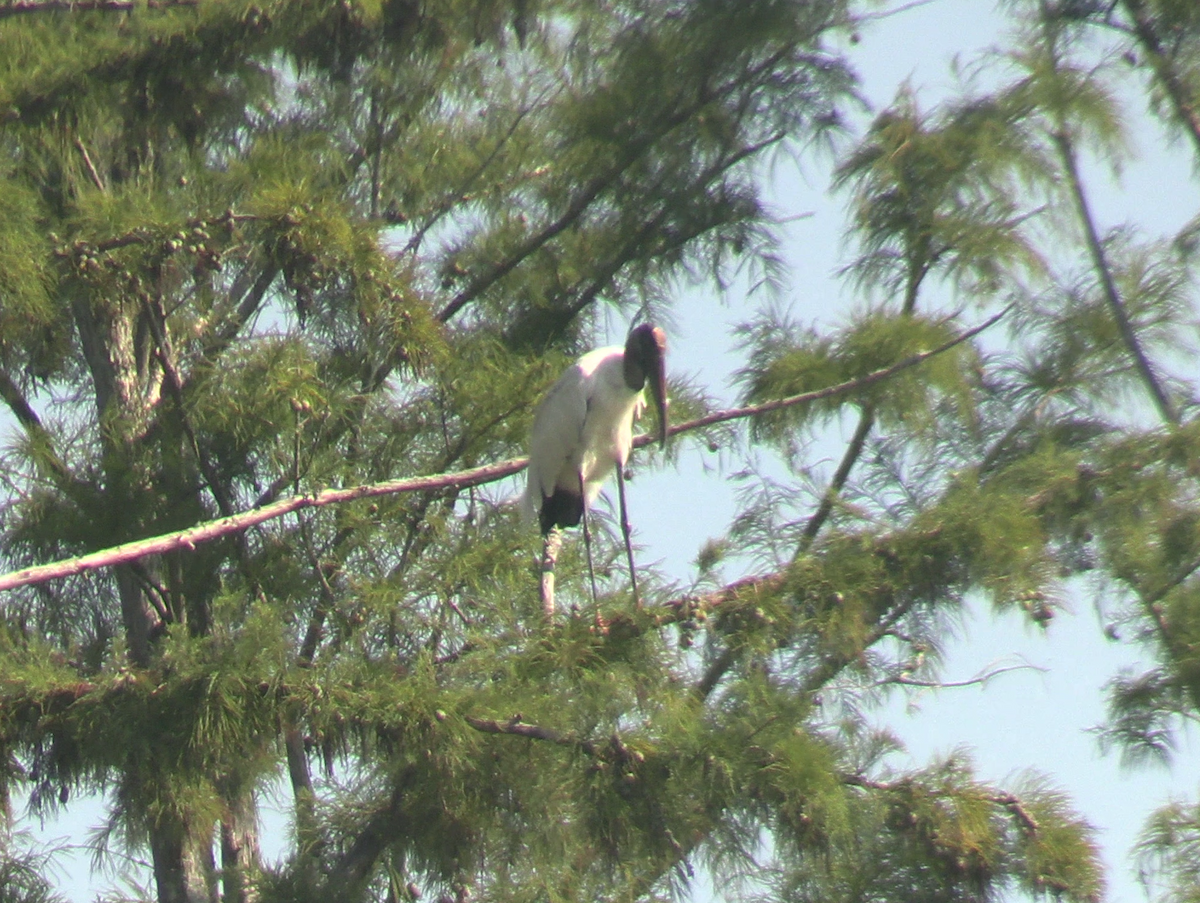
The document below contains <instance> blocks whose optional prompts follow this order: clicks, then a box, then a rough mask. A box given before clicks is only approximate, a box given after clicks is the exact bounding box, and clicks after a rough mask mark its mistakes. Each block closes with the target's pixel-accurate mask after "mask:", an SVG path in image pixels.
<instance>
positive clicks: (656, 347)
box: [524, 323, 667, 611]
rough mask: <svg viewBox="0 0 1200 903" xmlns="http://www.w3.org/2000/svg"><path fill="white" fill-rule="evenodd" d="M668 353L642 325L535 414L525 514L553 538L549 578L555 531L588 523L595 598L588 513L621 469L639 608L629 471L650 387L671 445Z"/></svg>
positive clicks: (584, 361)
mask: <svg viewBox="0 0 1200 903" xmlns="http://www.w3.org/2000/svg"><path fill="white" fill-rule="evenodd" d="M666 351H667V337H666V334H665V333H664V332H663V331H662V329H660V328H659V327H657V326H651V325H650V324H648V323H643V324H642V325H640V326H636V327H634V328H633V329H632V330H631V331H630V333H629V337H628V338H627V339H626V341H625V346H624V347H621V346H620V345H614V346H612V347H609V348H597V349H596V350H595V351H590V352H588V353H587V354H585V355H584V356H583V357H581V358H580V359H579V360H578V361H576V362H575V363H574V364H573V365H572V366H570V367H568V368H567V370H566V372H564V373H563V375H562V376H560V377H559V378H558V381H557V382H556V383H555V384H554V385H553V386H551V387H550V390H549V391H548V392H547V393H546V396H545V398H543V399H542V401H541V403H540V404H539V405H538V409H537V412H536V413H535V415H534V419H533V433H532V435H531V437H530V441H529V482H528V483H527V485H526V488H525V500H524V501H525V509H526V512H527V513H528V514H529V516H530V517H532V516H534V515H536V516H537V518H538V522H539V524H540V525H541V529H542V535H543V536H546V537H547V550H548V551H547V556H546V557H547V558H548V559H549V564H548V565H547V564H546V563H545V561H544V563H543V573H545V572H546V571H547V569H549V571H550V573H551V575H552V573H553V564H554V562H553V557H555V556H556V555H557V549H556V548H555V551H554V554H553V555H550V553H549V550H550V548H551V534H552V531H555V530H556V529H557V528H560V527H573V526H575V525H576V524H579V523H580V521H582V522H583V538H584V544H585V546H586V547H587V557H588V574H589V576H590V577H591V581H592V596H593V599H594V598H595V595H596V577H595V572H594V570H593V567H592V549H591V535H590V532H589V530H588V522H587V509H588V506H589V505H591V503H592V502H593V501H595V499H596V496H597V495H599V494H600V487H601V486H602V485H603V483H604V481H605V480H606V479H608V475H609V473H611V472H612V471H613V470H614V469H615V470H616V472H617V494H618V498H619V501H620V508H621V532H622V534H623V535H624V537H625V552H626V555H627V556H628V558H629V576H630V580H631V582H632V585H633V596H634V601H635V604H640V603H639V600H638V591H637V572H636V570H635V569H634V564H633V547H632V545H631V544H630V539H629V518H628V515H627V513H626V508H625V476H624V467H625V462H626V461H628V460H629V451H630V449H631V448H632V447H633V421H634V420H636V419H637V418H638V417H640V416H641V413H642V410H643V408H644V407H645V405H646V399H645V394H644V392H643V389H644V388H645V387H646V385H647V384H649V387H650V396H651V398H652V399H653V401H654V407H655V409H656V410H657V412H658V439H659V442H660V443H661V444H662V445H664V446H665V445H666V442H667V396H666V363H665V357H666ZM542 602H543V605H544V606H545V607H546V608H547V610H548V611H552V610H553V605H554V602H553V582H552V577H551V582H550V592H549V598H547V592H546V583H545V580H543V592H542Z"/></svg>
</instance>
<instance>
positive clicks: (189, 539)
mask: <svg viewBox="0 0 1200 903" xmlns="http://www.w3.org/2000/svg"><path fill="white" fill-rule="evenodd" d="M1010 309H1011V308H1005V309H1004V310H1002V311H1001V312H1000V313H998V314H996V315H995V316H993V317H991V318H989V319H987V320H985V321H984V322H983V323H981V324H980V325H978V326H975V327H973V328H971V329H968V330H967V331H965V332H963V333H961V334H959V335H957V336H955V337H954V338H953V339H950V340H948V341H946V342H943V343H942V344H941V345H939V346H938V347H936V348H933V349H931V350H929V351H923V352H920V353H918V354H913V355H910V356H909V357H906V358H904V359H903V360H901V361H898V362H897V363H895V364H892V365H891V366H889V367H882V368H880V369H879V370H874V371H872V372H870V373H867V374H865V375H864V376H860V377H856V378H855V379H851V380H847V381H846V382H844V383H838V384H837V385H834V386H827V387H826V388H824V389H817V390H815V391H812V392H803V393H801V394H799V395H793V396H790V397H789V398H779V399H774V400H772V401H766V402H763V403H761V404H756V405H747V406H745V407H740V408H730V409H728V410H724V411H714V412H713V413H710V414H706V415H705V416H703V417H698V418H696V419H695V420H690V421H687V422H686V423H680V424H677V425H676V426H673V427H672V428H671V429H670V434H671V435H673V436H674V435H678V434H679V433H684V432H689V431H691V430H696V429H701V428H703V427H706V426H713V425H714V424H717V423H725V422H727V421H731V420H739V419H743V418H747V417H753V416H757V415H759V414H766V413H769V412H771V411H778V410H780V409H782V408H787V407H791V406H793V405H798V404H805V403H808V402H812V401H818V400H821V399H826V398H833V397H836V396H839V395H847V394H850V393H852V392H856V391H858V390H860V389H863V388H866V387H868V386H872V385H874V384H876V383H878V382H881V381H883V380H885V379H888V378H889V377H892V376H894V375H895V374H897V373H899V372H901V371H903V370H907V369H909V368H911V367H915V366H916V365H918V364H920V363H921V362H923V361H926V360H928V359H929V358H931V357H935V356H936V355H939V354H943V353H945V352H946V351H949V350H950V349H951V348H954V347H955V346H957V345H960V344H962V343H963V342H965V341H967V340H968V339H971V338H973V337H974V336H976V335H978V334H979V333H981V332H983V331H984V330H985V329H987V328H988V327H990V326H992V325H994V324H995V323H996V322H998V321H999V320H1000V319H1001V318H1002V317H1003V316H1004V315H1005V314H1006V313H1008V311H1009V310H1010ZM654 441H656V440H655V438H654V437H653V436H650V435H645V434H643V435H640V436H637V437H636V438H635V439H634V440H633V444H634V447H635V448H641V447H642V446H645V445H649V444H651V443H652V442H654ZM527 464H528V459H526V458H524V457H520V458H510V459H508V460H507V461H500V462H498V463H495V464H486V465H484V466H482V467H474V468H471V469H469V470H462V471H457V472H455V473H443V474H433V475H430V476H422V477H408V478H405V479H401V480H387V481H384V482H382V483H369V484H366V485H362V486H353V487H350V488H347V489H325V490H322V491H320V492H315V493H312V494H310V495H298V496H292V497H290V498H286V499H281V500H280V501H278V502H274V503H272V504H269V505H265V506H263V507H261V508H254V509H251V510H249V511H244V512H241V513H240V514H234V515H230V516H228V517H222V518H218V519H217V520H212V521H206V522H205V523H201V524H197V525H196V526H194V527H189V528H187V529H185V530H177V531H175V532H174V533H165V534H163V535H161V536H154V537H151V538H149V539H141V540H136V541H134V542H128V543H125V544H123V545H120V546H115V547H113V548H109V549H102V550H100V551H98V552H93V553H91V554H89V555H83V556H80V557H77V558H70V559H66V560H64V561H58V562H54V563H52V564H44V565H38V566H36V567H30V568H25V569H23V570H19V571H13V572H12V573H9V574H5V575H3V576H0V590H6V589H13V588H15V587H18V586H26V585H28V584H32V583H44V582H46V581H47V580H54V579H57V578H60V577H69V576H71V575H73V574H81V573H83V572H85V571H93V570H98V569H100V568H105V567H111V566H113V565H116V564H122V563H125V562H129V561H134V560H136V559H138V558H144V557H145V556H147V555H157V554H161V553H163V552H169V551H173V550H176V549H189V550H190V549H193V548H195V547H196V546H197V545H199V544H200V543H204V542H210V541H212V540H214V539H218V538H220V537H222V536H228V535H230V534H232V533H239V532H242V531H244V530H248V529H250V528H251V527H255V526H258V525H259V524H262V523H265V522H267V521H269V520H273V519H275V518H278V517H282V516H283V515H285V514H290V513H292V512H293V511H301V510H303V509H305V508H322V507H325V506H327V505H337V504H343V503H345V502H352V501H356V500H358V499H365V498H375V497H378V496H384V495H395V494H398V493H402V492H426V491H431V490H439V489H451V488H453V489H466V488H468V487H471V486H482V485H484V484H486V483H494V482H496V481H497V480H502V479H504V478H505V477H509V476H512V475H513V474H516V473H520V472H521V471H522V470H524V469H525V467H526V466H527Z"/></svg>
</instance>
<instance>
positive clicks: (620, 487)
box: [617, 464, 642, 608]
mask: <svg viewBox="0 0 1200 903" xmlns="http://www.w3.org/2000/svg"><path fill="white" fill-rule="evenodd" d="M617 500H618V501H619V502H620V505H621V534H622V535H623V536H624V537H625V557H626V558H628V559H629V582H630V584H631V585H632V586H633V607H634V608H641V607H642V600H641V597H640V596H639V595H638V585H637V568H636V567H635V566H634V564H633V543H632V542H631V540H630V538H629V512H628V510H627V509H626V508H625V468H624V467H622V466H621V465H620V464H618V465H617Z"/></svg>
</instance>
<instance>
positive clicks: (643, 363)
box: [624, 323, 667, 446]
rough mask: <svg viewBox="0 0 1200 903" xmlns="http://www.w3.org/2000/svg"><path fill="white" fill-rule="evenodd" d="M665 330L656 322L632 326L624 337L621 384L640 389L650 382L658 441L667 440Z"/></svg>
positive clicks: (663, 442) (661, 442) (663, 441)
mask: <svg viewBox="0 0 1200 903" xmlns="http://www.w3.org/2000/svg"><path fill="white" fill-rule="evenodd" d="M666 357H667V334H666V333H665V332H663V331H662V329H660V328H659V327H657V326H651V325H650V324H649V323H643V324H641V325H640V326H635V327H634V328H633V329H632V330H630V332H629V338H628V339H626V340H625V362H624V369H625V384H626V385H628V386H629V388H631V389H641V388H643V387H644V386H645V385H646V383H647V382H649V383H650V396H651V398H653V400H654V409H655V410H656V411H657V412H658V441H659V443H660V444H662V445H664V446H665V445H666V444H667V362H666Z"/></svg>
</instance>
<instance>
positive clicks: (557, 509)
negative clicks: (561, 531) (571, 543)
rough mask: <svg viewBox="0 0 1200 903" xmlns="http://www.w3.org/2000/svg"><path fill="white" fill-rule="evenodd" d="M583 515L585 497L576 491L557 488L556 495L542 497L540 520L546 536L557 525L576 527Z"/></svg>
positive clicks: (543, 533)
mask: <svg viewBox="0 0 1200 903" xmlns="http://www.w3.org/2000/svg"><path fill="white" fill-rule="evenodd" d="M582 517H583V497H582V496H580V495H579V494H578V493H576V492H568V491H567V490H566V489H558V488H555V490H554V495H552V496H549V497H548V498H544V499H542V510H541V513H540V514H539V516H538V521H539V523H540V524H541V526H542V535H543V536H545V535H546V534H547V533H549V532H550V531H551V530H552V529H554V528H555V527H574V526H577V525H578V524H579V521H580V519H581V518H582Z"/></svg>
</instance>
